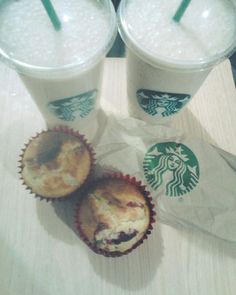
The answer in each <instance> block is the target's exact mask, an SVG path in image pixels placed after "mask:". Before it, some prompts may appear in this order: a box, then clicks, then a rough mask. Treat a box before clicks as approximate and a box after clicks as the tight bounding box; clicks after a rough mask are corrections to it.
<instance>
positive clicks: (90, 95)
mask: <svg viewBox="0 0 236 295" xmlns="http://www.w3.org/2000/svg"><path fill="white" fill-rule="evenodd" d="M96 96H97V90H91V91H88V92H85V93H82V94H79V95H76V96H72V97H67V98H63V99H59V100H55V101H52V102H49V104H48V108H49V110H50V111H51V112H52V113H53V114H54V115H55V116H56V117H58V118H59V119H61V120H64V121H74V120H75V119H76V117H77V116H79V117H80V118H85V117H86V116H87V115H88V114H89V113H90V112H91V111H92V110H93V109H94V105H95V99H96Z"/></svg>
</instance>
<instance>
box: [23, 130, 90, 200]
mask: <svg viewBox="0 0 236 295" xmlns="http://www.w3.org/2000/svg"><path fill="white" fill-rule="evenodd" d="M92 162H93V154H92V151H91V148H90V147H89V146H88V144H87V143H86V141H85V140H84V139H83V137H82V136H80V135H78V134H77V133H73V132H71V131H69V130H67V131H66V130H64V131H62V130H49V131H44V132H42V133H40V134H39V135H37V136H36V137H35V138H33V139H32V140H31V141H30V142H29V143H28V145H27V146H26V149H25V150H24V152H23V155H22V161H21V175H22V178H23V181H24V184H25V185H26V186H27V187H28V188H29V189H30V190H31V191H32V192H33V193H34V194H36V196H40V197H42V198H51V199H55V198H62V197H66V196H68V195H70V194H71V193H72V192H74V191H76V190H77V189H78V188H80V187H81V186H82V185H83V184H84V182H85V181H86V179H87V177H88V175H89V173H90V170H91V166H92V164H93V163H92Z"/></svg>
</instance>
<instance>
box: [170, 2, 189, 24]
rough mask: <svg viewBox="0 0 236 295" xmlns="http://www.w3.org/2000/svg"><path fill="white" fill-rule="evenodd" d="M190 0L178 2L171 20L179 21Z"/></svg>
mask: <svg viewBox="0 0 236 295" xmlns="http://www.w3.org/2000/svg"><path fill="white" fill-rule="evenodd" d="M190 2H191V0H182V3H181V4H180V6H179V8H178V9H177V11H176V13H175V15H174V16H173V20H174V21H175V22H177V23H179V22H180V20H181V18H182V16H183V15H184V13H185V11H186V9H187V8H188V6H189V4H190Z"/></svg>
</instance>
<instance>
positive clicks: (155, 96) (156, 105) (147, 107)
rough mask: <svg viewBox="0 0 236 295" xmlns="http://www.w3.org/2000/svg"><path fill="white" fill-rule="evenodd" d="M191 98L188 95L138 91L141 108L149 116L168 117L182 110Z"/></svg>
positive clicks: (145, 90)
mask: <svg viewBox="0 0 236 295" xmlns="http://www.w3.org/2000/svg"><path fill="white" fill-rule="evenodd" d="M190 98H191V96H190V95H188V94H179V93H178V94H175V93H166V92H160V91H153V90H147V89H140V90H138V91H137V100H138V103H139V106H140V107H141V108H142V109H143V110H144V111H145V112H146V113H147V114H149V115H151V116H156V117H168V116H171V115H174V114H176V113H177V112H178V111H179V110H180V109H182V108H183V107H184V106H185V105H186V104H187V102H188V101H189V100H190Z"/></svg>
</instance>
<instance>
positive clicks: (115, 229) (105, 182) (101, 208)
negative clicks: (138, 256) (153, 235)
mask: <svg viewBox="0 0 236 295" xmlns="http://www.w3.org/2000/svg"><path fill="white" fill-rule="evenodd" d="M148 194H149V193H148V192H146V191H145V188H144V187H141V186H140V183H138V182H136V181H135V179H134V178H132V179H131V178H130V177H129V176H126V177H122V176H119V177H112V178H106V179H101V180H98V181H96V182H95V183H94V184H93V185H92V186H90V188H89V189H87V191H86V192H85V193H84V195H83V197H82V198H81V200H80V202H79V204H78V208H77V212H76V223H77V227H78V230H79V232H80V235H81V237H82V238H83V239H84V241H85V242H86V243H87V244H88V245H89V246H90V247H91V248H92V250H94V251H95V252H96V253H99V254H103V255H105V256H121V255H123V254H127V253H129V252H130V251H131V250H132V249H134V248H136V247H137V246H138V245H139V244H141V243H142V241H143V239H144V238H146V236H147V234H149V233H150V229H151V228H152V226H151V223H152V222H154V219H153V215H154V212H153V211H152V208H153V205H152V204H151V201H150V198H149V197H148Z"/></svg>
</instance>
